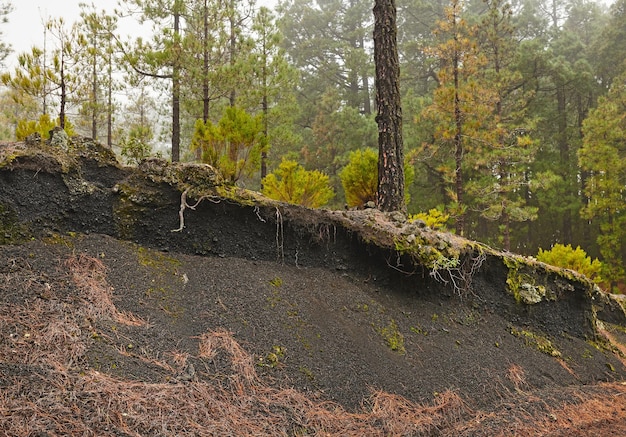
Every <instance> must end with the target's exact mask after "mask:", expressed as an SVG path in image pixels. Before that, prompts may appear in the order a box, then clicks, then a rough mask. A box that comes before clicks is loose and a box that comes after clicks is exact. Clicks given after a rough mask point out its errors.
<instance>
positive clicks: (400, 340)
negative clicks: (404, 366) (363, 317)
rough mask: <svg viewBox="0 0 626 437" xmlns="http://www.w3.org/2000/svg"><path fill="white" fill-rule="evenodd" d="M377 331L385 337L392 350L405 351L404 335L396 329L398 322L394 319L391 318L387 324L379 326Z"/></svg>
mask: <svg viewBox="0 0 626 437" xmlns="http://www.w3.org/2000/svg"><path fill="white" fill-rule="evenodd" d="M377 331H378V333H379V334H380V335H381V336H382V337H383V338H384V339H385V341H386V342H387V346H389V348H390V349H391V350H392V351H395V352H398V353H399V354H405V353H406V349H405V348H404V336H403V335H402V333H401V332H400V330H399V329H398V324H397V323H396V321H395V320H391V322H389V325H387V326H383V327H380V328H378V329H377Z"/></svg>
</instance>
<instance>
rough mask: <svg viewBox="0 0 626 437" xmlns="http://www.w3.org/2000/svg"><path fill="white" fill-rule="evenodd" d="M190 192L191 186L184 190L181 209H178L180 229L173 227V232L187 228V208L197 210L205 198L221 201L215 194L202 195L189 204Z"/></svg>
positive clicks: (216, 201) (214, 201)
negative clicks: (188, 196)
mask: <svg viewBox="0 0 626 437" xmlns="http://www.w3.org/2000/svg"><path fill="white" fill-rule="evenodd" d="M188 192H189V188H187V189H185V191H183V193H182V194H181V195H180V210H179V211H178V217H179V219H180V225H179V226H178V229H172V232H181V231H182V230H183V229H184V228H185V210H186V209H187V208H189V209H193V210H195V209H196V207H197V206H198V205H200V202H202V201H203V200H205V199H206V200H208V201H210V202H213V203H220V199H218V198H217V197H215V196H202V197H200V199H198V201H197V202H196V203H195V204H193V205H189V204H188V203H187V193H188Z"/></svg>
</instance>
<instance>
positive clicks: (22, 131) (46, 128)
mask: <svg viewBox="0 0 626 437" xmlns="http://www.w3.org/2000/svg"><path fill="white" fill-rule="evenodd" d="M59 124H60V120H59V119H58V118H57V119H56V120H52V119H51V118H50V115H49V114H42V115H41V116H40V117H39V120H18V122H17V126H16V128H15V138H16V139H17V141H24V139H26V137H27V136H29V135H31V134H34V133H35V132H38V133H39V135H41V138H42V139H43V140H46V139H48V138H49V137H50V131H51V130H52V129H53V128H54V127H56V126H59ZM65 132H66V133H67V135H68V136H70V137H71V136H73V135H74V134H75V132H74V127H73V126H72V124H71V123H70V122H69V120H67V119H66V120H65Z"/></svg>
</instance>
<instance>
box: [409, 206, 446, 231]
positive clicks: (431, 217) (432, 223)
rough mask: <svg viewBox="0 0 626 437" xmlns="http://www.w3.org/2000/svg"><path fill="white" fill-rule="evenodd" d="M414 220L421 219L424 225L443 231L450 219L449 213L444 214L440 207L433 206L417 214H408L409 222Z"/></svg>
mask: <svg viewBox="0 0 626 437" xmlns="http://www.w3.org/2000/svg"><path fill="white" fill-rule="evenodd" d="M415 220H421V221H423V222H424V223H426V226H428V227H429V228H431V229H434V230H441V231H445V230H446V225H447V224H448V220H450V214H446V213H445V212H443V211H442V210H440V209H437V208H433V209H430V210H429V211H428V212H418V213H417V214H413V215H410V216H409V221H410V222H413V221H415Z"/></svg>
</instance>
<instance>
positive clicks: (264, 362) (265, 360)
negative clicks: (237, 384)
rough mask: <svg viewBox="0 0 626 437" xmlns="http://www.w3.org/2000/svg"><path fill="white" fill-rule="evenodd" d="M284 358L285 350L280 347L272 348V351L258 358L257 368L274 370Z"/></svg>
mask: <svg viewBox="0 0 626 437" xmlns="http://www.w3.org/2000/svg"><path fill="white" fill-rule="evenodd" d="M284 357H285V348H284V347H282V346H276V345H275V346H272V351H271V352H268V353H267V354H266V355H265V356H263V357H259V360H258V361H257V366H259V367H269V368H272V369H274V368H276V367H278V366H280V365H281V364H282V363H281V360H282V359H283V358H284Z"/></svg>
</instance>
